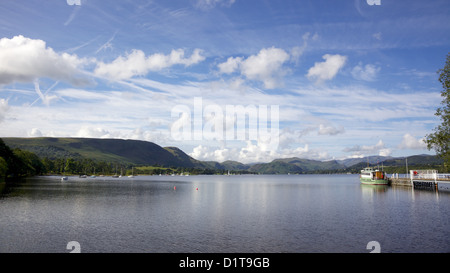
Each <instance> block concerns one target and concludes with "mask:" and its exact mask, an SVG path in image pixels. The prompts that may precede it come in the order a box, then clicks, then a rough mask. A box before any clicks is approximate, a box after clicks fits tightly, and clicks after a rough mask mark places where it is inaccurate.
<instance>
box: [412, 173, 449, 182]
mask: <svg viewBox="0 0 450 273" xmlns="http://www.w3.org/2000/svg"><path fill="white" fill-rule="evenodd" d="M410 177H411V183H413V182H414V180H425V181H434V183H437V182H438V181H439V182H447V183H448V182H449V181H450V174H449V173H438V171H437V170H410Z"/></svg>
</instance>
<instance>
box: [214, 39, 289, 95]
mask: <svg viewBox="0 0 450 273" xmlns="http://www.w3.org/2000/svg"><path fill="white" fill-rule="evenodd" d="M289 59H290V55H289V54H288V53H286V51H284V50H283V49H280V48H275V47H271V48H263V49H261V50H260V51H259V53H258V54H257V55H251V56H249V57H248V58H247V59H245V60H244V59H243V58H240V57H236V58H233V57H230V58H228V59H227V61H226V62H225V63H221V64H219V65H218V67H219V70H220V72H221V73H226V74H230V73H233V72H235V71H240V73H241V74H242V75H243V76H245V77H246V78H247V79H249V80H255V81H261V82H262V83H263V84H264V87H265V88H268V89H272V88H275V87H277V86H279V85H280V84H281V78H282V77H283V76H284V75H285V74H286V73H287V70H286V69H285V68H283V64H284V63H285V62H287V61H288V60H289Z"/></svg>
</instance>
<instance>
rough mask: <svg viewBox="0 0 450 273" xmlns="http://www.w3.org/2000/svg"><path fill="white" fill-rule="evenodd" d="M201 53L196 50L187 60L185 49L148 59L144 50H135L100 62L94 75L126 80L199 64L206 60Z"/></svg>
mask: <svg viewBox="0 0 450 273" xmlns="http://www.w3.org/2000/svg"><path fill="white" fill-rule="evenodd" d="M201 53H202V50H200V49H195V50H194V52H193V53H192V55H191V56H190V57H189V58H185V57H184V50H183V49H177V50H175V49H174V50H172V51H171V52H170V54H168V55H164V54H160V53H155V54H153V55H150V56H148V57H146V56H145V53H144V52H143V51H142V50H137V49H134V50H133V51H132V52H131V53H129V54H127V55H126V56H125V57H123V56H119V57H117V58H116V59H115V60H114V61H112V62H111V63H106V64H105V63H103V62H98V63H97V67H96V69H95V71H94V73H95V74H96V75H98V76H103V77H107V78H111V79H114V80H124V79H129V78H132V77H134V76H143V75H146V74H147V73H148V72H150V71H160V70H163V69H165V68H168V67H171V66H173V65H184V66H191V65H194V64H197V63H199V62H202V61H203V60H205V57H204V56H202V55H201Z"/></svg>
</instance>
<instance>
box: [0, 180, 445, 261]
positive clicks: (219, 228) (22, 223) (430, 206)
mask: <svg viewBox="0 0 450 273" xmlns="http://www.w3.org/2000/svg"><path fill="white" fill-rule="evenodd" d="M59 179H60V178H59V177H45V178H44V177H40V178H31V179H27V180H23V181H19V182H15V183H0V252H69V250H67V249H66V246H67V243H68V242H70V241H77V242H79V243H80V246H81V252H108V253H110V252H145V253H149V252H153V253H154V252H158V253H159V252H164V253H166V252H207V253H209V252H296V253H298V252H302V253H303V252H308V253H310V252H362V253H367V252H370V250H367V249H366V246H367V244H368V242H370V241H377V242H379V243H380V246H381V252H402V253H404V252H450V191H449V190H445V189H441V190H439V191H425V190H417V189H416V190H413V189H411V188H405V187H394V186H391V187H386V186H364V185H361V184H360V183H359V178H358V176H357V175H290V176H288V175H273V176H270V175H259V176H257V175H255V176H253V175H245V176H244V175H243V176H189V177H186V176H184V177H179V176H176V177H172V176H168V177H165V176H138V177H135V178H128V177H125V178H119V179H117V178H116V179H114V178H102V177H97V178H85V179H82V178H77V177H70V178H69V180H68V181H66V182H61V181H60V180H59Z"/></svg>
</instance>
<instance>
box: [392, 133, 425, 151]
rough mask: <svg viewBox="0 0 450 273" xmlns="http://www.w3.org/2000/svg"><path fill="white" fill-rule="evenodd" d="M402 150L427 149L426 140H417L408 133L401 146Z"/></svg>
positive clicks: (404, 136)
mask: <svg viewBox="0 0 450 273" xmlns="http://www.w3.org/2000/svg"><path fill="white" fill-rule="evenodd" d="M399 148H400V149H414V150H422V149H426V148H427V144H426V143H425V140H424V138H420V139H416V138H415V137H414V136H412V135H411V134H409V133H407V134H405V135H403V139H402V142H401V143H400V145H399Z"/></svg>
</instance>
